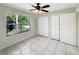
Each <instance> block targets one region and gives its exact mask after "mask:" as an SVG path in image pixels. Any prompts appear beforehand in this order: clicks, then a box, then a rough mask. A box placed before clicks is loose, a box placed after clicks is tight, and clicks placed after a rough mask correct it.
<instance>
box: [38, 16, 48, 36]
mask: <svg viewBox="0 0 79 59" xmlns="http://www.w3.org/2000/svg"><path fill="white" fill-rule="evenodd" d="M38 34H40V35H43V36H46V37H48V16H43V17H39V18H38Z"/></svg>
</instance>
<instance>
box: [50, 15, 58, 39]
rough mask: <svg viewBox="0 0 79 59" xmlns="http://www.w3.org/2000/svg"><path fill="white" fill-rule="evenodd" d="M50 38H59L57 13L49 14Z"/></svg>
mask: <svg viewBox="0 0 79 59" xmlns="http://www.w3.org/2000/svg"><path fill="white" fill-rule="evenodd" d="M49 24H51V25H50V29H51V30H50V31H51V32H50V34H51V38H53V39H56V40H59V15H51V19H50V23H49Z"/></svg>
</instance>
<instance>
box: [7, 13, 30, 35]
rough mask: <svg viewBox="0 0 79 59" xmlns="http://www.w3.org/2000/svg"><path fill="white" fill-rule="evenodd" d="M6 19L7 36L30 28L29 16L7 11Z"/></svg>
mask: <svg viewBox="0 0 79 59" xmlns="http://www.w3.org/2000/svg"><path fill="white" fill-rule="evenodd" d="M6 19H7V26H6V27H7V30H6V31H7V36H10V35H15V34H18V33H22V32H27V31H29V30H30V17H29V16H24V15H17V14H14V13H8V14H7V15H6Z"/></svg>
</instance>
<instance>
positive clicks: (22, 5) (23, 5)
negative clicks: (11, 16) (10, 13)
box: [3, 3, 79, 13]
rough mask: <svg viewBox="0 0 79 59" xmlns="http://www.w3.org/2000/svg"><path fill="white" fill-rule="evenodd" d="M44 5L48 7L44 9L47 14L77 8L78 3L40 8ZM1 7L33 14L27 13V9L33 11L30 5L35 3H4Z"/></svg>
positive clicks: (55, 4) (52, 4) (57, 4)
mask: <svg viewBox="0 0 79 59" xmlns="http://www.w3.org/2000/svg"><path fill="white" fill-rule="evenodd" d="M46 4H49V5H50V7H49V8H46V10H49V12H51V11H57V10H62V9H67V8H72V7H77V6H78V5H79V4H78V3H41V6H43V5H46ZM3 5H6V6H8V7H11V8H15V9H19V10H23V11H27V12H30V13H35V11H29V9H34V8H33V7H32V6H31V5H36V3H4V4H3Z"/></svg>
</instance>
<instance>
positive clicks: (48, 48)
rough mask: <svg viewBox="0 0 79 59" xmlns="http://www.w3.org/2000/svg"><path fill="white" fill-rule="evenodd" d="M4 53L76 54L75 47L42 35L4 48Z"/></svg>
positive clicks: (77, 52) (78, 52)
mask: <svg viewBox="0 0 79 59" xmlns="http://www.w3.org/2000/svg"><path fill="white" fill-rule="evenodd" d="M4 51H5V54H6V55H78V54H79V51H78V49H77V47H73V46H69V45H66V44H64V43H61V42H59V41H56V40H53V39H49V38H46V37H43V36H34V37H32V38H30V39H26V40H24V41H22V42H19V43H17V44H15V45H13V46H10V47H8V48H6V49H4Z"/></svg>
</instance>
